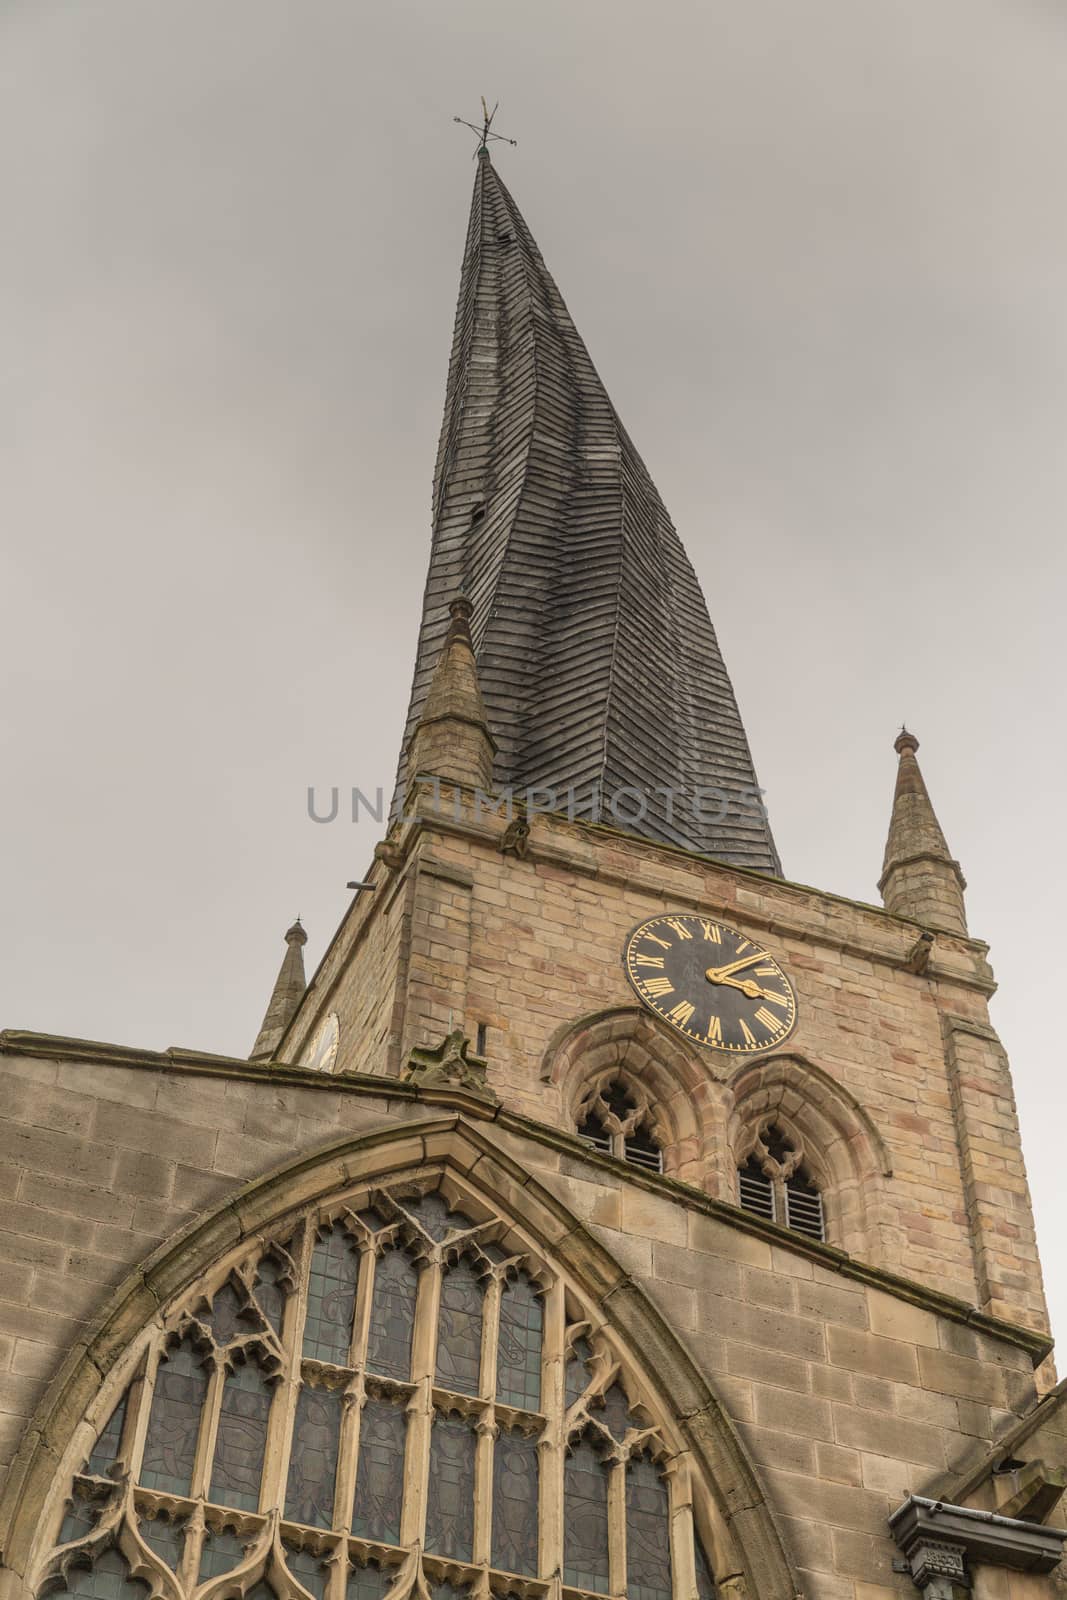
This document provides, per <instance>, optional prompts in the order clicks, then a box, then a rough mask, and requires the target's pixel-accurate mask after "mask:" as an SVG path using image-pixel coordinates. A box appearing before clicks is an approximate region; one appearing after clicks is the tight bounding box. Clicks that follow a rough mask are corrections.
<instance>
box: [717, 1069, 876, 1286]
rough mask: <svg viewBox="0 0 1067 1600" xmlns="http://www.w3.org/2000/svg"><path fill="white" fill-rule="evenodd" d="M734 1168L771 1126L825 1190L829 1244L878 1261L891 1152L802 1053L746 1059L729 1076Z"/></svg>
mask: <svg viewBox="0 0 1067 1600" xmlns="http://www.w3.org/2000/svg"><path fill="white" fill-rule="evenodd" d="M730 1089H731V1095H732V1100H733V1105H732V1109H731V1111H730V1117H729V1145H730V1150H731V1152H732V1165H733V1166H734V1167H735V1168H736V1167H738V1166H741V1165H743V1163H744V1161H745V1160H746V1158H747V1157H748V1156H749V1155H750V1154H751V1152H752V1150H753V1148H754V1147H755V1145H756V1143H757V1140H758V1139H759V1136H760V1133H761V1131H762V1130H764V1129H766V1128H768V1127H770V1126H771V1125H772V1124H776V1125H777V1126H778V1127H779V1128H781V1129H782V1131H783V1132H784V1133H785V1134H787V1135H788V1136H789V1137H790V1139H791V1140H792V1141H793V1143H794V1145H795V1147H796V1148H797V1150H799V1151H801V1152H802V1153H803V1163H804V1166H805V1168H806V1169H807V1170H808V1171H809V1172H810V1173H811V1175H812V1177H813V1178H814V1180H815V1183H816V1186H817V1187H818V1189H819V1190H820V1192H821V1193H822V1195H823V1201H824V1207H825V1210H826V1217H827V1231H828V1236H829V1239H830V1242H831V1243H833V1244H836V1245H838V1246H839V1247H840V1248H841V1249H843V1250H847V1251H848V1252H849V1254H850V1255H857V1256H861V1257H862V1258H863V1259H864V1260H867V1261H870V1262H872V1263H874V1264H877V1263H878V1262H879V1260H880V1258H881V1222H882V1214H881V1213H882V1194H883V1179H885V1178H887V1177H891V1176H892V1164H891V1162H890V1158H889V1152H888V1149H887V1148H886V1144H885V1141H884V1139H883V1138H882V1136H881V1134H880V1133H879V1132H878V1129H877V1127H876V1126H875V1124H874V1122H873V1121H872V1119H871V1117H870V1116H869V1114H868V1113H867V1112H866V1111H865V1110H864V1109H863V1107H862V1106H861V1105H860V1103H859V1101H858V1100H857V1099H856V1097H855V1096H854V1095H853V1094H851V1093H850V1091H849V1090H848V1089H846V1088H845V1086H844V1085H843V1084H841V1083H838V1082H837V1080H836V1079H834V1078H832V1077H831V1076H830V1074H829V1073H828V1072H825V1071H823V1069H822V1068H821V1067H818V1066H816V1065H815V1063H814V1062H813V1061H809V1060H808V1059H807V1058H806V1057H804V1056H801V1055H798V1054H796V1053H795V1052H789V1053H786V1054H784V1055H778V1056H771V1057H769V1058H767V1059H764V1060H761V1061H757V1062H753V1063H746V1064H745V1065H744V1066H742V1067H741V1069H740V1070H739V1071H738V1072H737V1073H736V1075H735V1076H734V1078H733V1080H732V1082H731V1085H730Z"/></svg>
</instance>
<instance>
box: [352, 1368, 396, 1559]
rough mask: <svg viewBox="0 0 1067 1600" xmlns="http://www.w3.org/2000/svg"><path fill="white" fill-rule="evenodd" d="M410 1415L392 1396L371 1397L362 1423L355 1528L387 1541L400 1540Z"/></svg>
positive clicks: (355, 1501) (353, 1520)
mask: <svg viewBox="0 0 1067 1600" xmlns="http://www.w3.org/2000/svg"><path fill="white" fill-rule="evenodd" d="M406 1432H407V1417H406V1416H405V1414H404V1410H403V1406H402V1405H397V1404H396V1403H395V1402H393V1401H392V1400H377V1399H369V1400H368V1401H367V1402H366V1404H365V1405H364V1407H363V1415H362V1418H361V1419H360V1425H359V1466H358V1469H357V1473H356V1493H355V1498H354V1500H353V1503H352V1532H353V1533H355V1534H359V1535H360V1537H361V1538H364V1539H378V1540H381V1542H382V1543H383V1544H399V1543H400V1508H401V1505H402V1503H403V1499H404V1439H405V1434H406Z"/></svg>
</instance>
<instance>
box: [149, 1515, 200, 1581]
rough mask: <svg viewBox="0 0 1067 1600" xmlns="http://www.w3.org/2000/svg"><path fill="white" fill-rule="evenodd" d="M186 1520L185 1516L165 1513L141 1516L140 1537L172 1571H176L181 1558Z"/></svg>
mask: <svg viewBox="0 0 1067 1600" xmlns="http://www.w3.org/2000/svg"><path fill="white" fill-rule="evenodd" d="M187 1521H188V1518H187V1517H174V1518H171V1517H168V1516H165V1515H160V1516H158V1517H154V1518H150V1517H148V1516H143V1517H142V1518H141V1538H142V1539H143V1540H144V1542H145V1544H146V1545H148V1547H149V1549H150V1550H154V1551H155V1553H156V1555H157V1556H158V1557H159V1559H160V1561H162V1562H163V1563H164V1564H165V1565H166V1566H168V1567H170V1569H171V1571H172V1572H175V1571H177V1567H178V1562H179V1561H180V1560H181V1558H182V1545H183V1543H184V1539H185V1524H186V1522H187Z"/></svg>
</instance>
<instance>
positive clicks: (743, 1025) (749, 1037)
mask: <svg viewBox="0 0 1067 1600" xmlns="http://www.w3.org/2000/svg"><path fill="white" fill-rule="evenodd" d="M739 1026H740V1029H741V1032H742V1034H743V1035H744V1039H745V1043H746V1044H755V1042H756V1035H755V1034H754V1033H753V1032H752V1029H751V1028H750V1027H749V1025H748V1023H747V1022H746V1021H745V1019H744V1017H742V1018H741V1021H740V1024H739Z"/></svg>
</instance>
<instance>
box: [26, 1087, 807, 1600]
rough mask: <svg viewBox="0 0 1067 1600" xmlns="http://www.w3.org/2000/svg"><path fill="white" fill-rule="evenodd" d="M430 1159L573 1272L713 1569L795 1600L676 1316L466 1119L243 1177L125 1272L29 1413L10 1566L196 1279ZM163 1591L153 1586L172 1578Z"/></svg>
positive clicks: (440, 1173)
mask: <svg viewBox="0 0 1067 1600" xmlns="http://www.w3.org/2000/svg"><path fill="white" fill-rule="evenodd" d="M431 1171H432V1172H434V1173H436V1174H437V1181H438V1182H439V1183H440V1187H441V1190H442V1193H443V1194H445V1195H446V1198H448V1199H449V1201H450V1203H451V1202H452V1200H453V1199H455V1198H457V1197H460V1196H465V1197H467V1198H468V1199H469V1200H470V1201H471V1204H472V1205H473V1206H474V1207H476V1208H477V1207H479V1206H480V1207H482V1208H484V1210H485V1212H486V1214H487V1213H488V1212H494V1213H498V1214H499V1215H500V1216H501V1217H502V1218H505V1219H509V1220H508V1222H507V1228H508V1230H509V1231H508V1238H509V1239H512V1238H514V1237H518V1236H519V1235H522V1236H529V1238H530V1239H531V1240H532V1241H534V1246H535V1248H536V1251H537V1252H539V1253H540V1254H542V1255H543V1256H544V1258H545V1259H546V1260H547V1261H548V1262H549V1263H550V1264H551V1269H552V1271H554V1272H555V1273H557V1274H558V1275H559V1276H560V1282H561V1283H567V1284H573V1285H574V1289H575V1292H576V1293H577V1294H578V1295H580V1296H581V1297H582V1298H583V1299H584V1300H585V1301H586V1302H587V1304H588V1306H589V1307H590V1313H591V1314H590V1319H589V1320H590V1325H591V1327H592V1328H593V1329H594V1331H595V1333H596V1335H597V1336H598V1337H602V1338H603V1339H604V1340H605V1341H606V1343H605V1345H604V1348H605V1349H606V1350H608V1351H609V1353H611V1359H612V1360H614V1361H615V1366H614V1368H612V1367H611V1366H610V1364H609V1365H608V1366H605V1367H604V1371H605V1373H609V1372H612V1371H615V1372H617V1373H618V1374H620V1375H621V1381H624V1382H625V1384H626V1388H627V1391H628V1393H629V1398H630V1400H631V1402H632V1404H633V1406H634V1408H635V1410H636V1412H637V1414H638V1415H640V1414H641V1408H642V1406H643V1405H644V1404H645V1399H644V1398H643V1397H647V1405H648V1408H649V1412H650V1414H651V1413H652V1412H655V1413H657V1414H659V1415H660V1416H661V1417H662V1418H663V1419H664V1421H663V1424H662V1426H663V1428H665V1429H666V1433H665V1435H664V1437H669V1440H670V1450H671V1451H672V1452H673V1456H672V1461H673V1462H675V1463H677V1470H678V1472H680V1474H681V1476H682V1478H683V1479H684V1482H685V1484H687V1485H690V1486H691V1490H692V1491H693V1493H692V1504H693V1508H694V1515H695V1518H696V1522H697V1526H698V1529H699V1530H700V1532H701V1534H702V1536H704V1537H705V1538H707V1537H708V1536H709V1535H710V1540H711V1543H712V1547H713V1549H714V1555H715V1560H716V1564H717V1566H718V1570H719V1577H720V1580H721V1581H724V1582H728V1583H729V1584H730V1586H731V1588H732V1589H733V1590H734V1592H735V1593H738V1594H741V1595H747V1596H749V1597H750V1600H756V1597H757V1596H758V1597H759V1600H792V1596H793V1595H794V1594H795V1592H796V1591H795V1585H794V1582H793V1579H792V1576H791V1573H790V1569H789V1564H788V1560H787V1558H786V1556H785V1554H784V1550H783V1547H782V1544H781V1540H780V1537H779V1534H778V1531H777V1528H776V1525H775V1521H774V1517H773V1514H772V1512H771V1510H770V1508H769V1506H768V1504H767V1501H766V1498H765V1496H764V1494H763V1491H762V1488H761V1486H760V1484H759V1481H758V1479H757V1476H756V1473H755V1470H754V1468H753V1466H752V1464H751V1462H750V1460H749V1458H748V1455H747V1453H746V1451H745V1449H744V1447H743V1445H742V1444H741V1442H740V1439H739V1437H738V1435H737V1433H736V1431H735V1429H734V1427H733V1425H732V1423H731V1422H730V1421H729V1420H728V1418H727V1417H726V1416H725V1414H724V1413H723V1411H722V1410H721V1409H720V1407H719V1405H718V1402H717V1401H716V1399H715V1397H714V1396H713V1394H712V1393H711V1391H710V1389H709V1388H708V1386H707V1384H706V1382H705V1381H704V1379H703V1378H702V1377H701V1375H700V1374H699V1372H698V1371H697V1370H696V1368H695V1367H694V1366H693V1364H692V1362H691V1361H690V1359H689V1357H688V1356H687V1354H686V1353H685V1351H684V1350H683V1349H682V1347H681V1346H680V1345H679V1343H678V1341H677V1340H676V1339H675V1337H674V1335H673V1333H672V1332H671V1330H670V1328H669V1327H668V1326H667V1325H666V1323H665V1322H664V1321H663V1319H662V1317H661V1316H660V1315H659V1313H658V1312H657V1311H656V1310H655V1309H654V1308H653V1306H652V1305H651V1303H650V1302H649V1301H648V1300H647V1299H646V1298H645V1297H644V1295H643V1294H642V1293H641V1292H640V1291H639V1290H638V1289H637V1288H636V1286H635V1285H634V1284H633V1283H632V1282H631V1281H630V1280H629V1278H628V1276H627V1274H626V1273H625V1272H624V1271H623V1269H622V1268H621V1267H620V1266H619V1265H618V1264H617V1263H616V1262H615V1261H614V1260H613V1258H612V1257H611V1256H610V1255H609V1253H608V1252H607V1251H606V1250H605V1249H604V1248H603V1247H602V1246H601V1245H600V1244H599V1243H598V1242H597V1241H596V1240H595V1239H593V1238H592V1236H591V1235H590V1234H588V1233H587V1232H586V1230H585V1229H584V1228H583V1227H582V1226H581V1225H580V1223H579V1222H578V1221H577V1219H576V1218H575V1217H574V1216H573V1215H572V1214H571V1213H570V1212H569V1211H568V1210H567V1208H566V1207H565V1206H563V1205H562V1204H561V1203H560V1202H559V1201H558V1200H557V1199H556V1198H555V1197H554V1196H552V1195H551V1194H550V1193H549V1192H548V1191H547V1190H546V1189H544V1188H543V1187H542V1186H541V1185H540V1184H539V1183H538V1182H537V1181H536V1180H535V1179H533V1178H532V1177H531V1176H530V1175H529V1173H528V1172H527V1171H525V1170H524V1169H523V1168H522V1167H520V1166H519V1165H518V1164H517V1163H516V1162H514V1161H512V1160H511V1159H510V1158H509V1157H508V1156H507V1155H506V1154H505V1153H504V1152H502V1151H501V1150H499V1149H498V1148H497V1147H496V1146H495V1145H494V1144H493V1143H492V1141H491V1140H490V1139H489V1138H487V1137H486V1136H485V1135H484V1134H483V1133H482V1132H481V1131H480V1130H479V1129H478V1128H477V1127H476V1126H474V1125H471V1124H469V1123H466V1122H465V1121H464V1120H463V1118H462V1117H460V1116H454V1117H448V1118H442V1119H435V1120H432V1121H426V1122H422V1123H418V1124H408V1125H401V1126H399V1127H390V1128H386V1129H382V1130H379V1131H377V1132H375V1133H372V1134H368V1135H364V1136H362V1137H358V1138H349V1139H345V1140H343V1141H341V1142H339V1143H336V1144H333V1145H331V1146H329V1147H328V1148H326V1149H325V1150H323V1151H322V1152H320V1153H319V1154H318V1155H316V1156H313V1157H308V1158H304V1159H302V1160H299V1161H297V1162H294V1163H291V1164H289V1165H287V1166H286V1167H285V1168H283V1169H280V1170H278V1171H276V1172H274V1173H273V1174H271V1175H269V1176H268V1177H266V1178H264V1179H262V1180H259V1181H257V1182H255V1183H253V1184H250V1185H248V1186H247V1187H246V1188H245V1189H243V1190H242V1191H240V1192H239V1193H238V1194H237V1195H236V1196H234V1197H233V1198H232V1199H231V1200H230V1201H228V1202H227V1203H225V1204H224V1205H223V1206H222V1207H220V1208H219V1209H218V1210H217V1211H215V1212H214V1213H213V1214H212V1215H211V1216H210V1217H208V1218H207V1219H206V1220H205V1221H203V1222H202V1223H198V1224H194V1225H193V1226H191V1227H190V1228H189V1229H187V1230H185V1232H184V1233H183V1234H182V1235H181V1236H179V1237H178V1238H177V1239H175V1240H174V1241H172V1242H169V1243H168V1244H167V1245H166V1246H165V1247H162V1248H161V1249H160V1250H158V1251H157V1252H156V1253H155V1254H154V1255H153V1256H151V1257H150V1258H149V1259H148V1260H147V1261H146V1262H145V1263H144V1265H143V1266H142V1267H141V1269H139V1271H138V1272H137V1273H135V1274H133V1275H131V1278H130V1279H129V1280H128V1281H127V1282H126V1283H125V1284H124V1285H122V1286H121V1287H120V1289H119V1290H118V1291H117V1293H116V1295H115V1296H114V1297H113V1299H112V1301H111V1303H110V1305H109V1307H108V1308H107V1310H106V1311H105V1313H104V1315H103V1317H102V1318H101V1321H100V1323H99V1324H98V1326H97V1328H96V1331H95V1333H94V1334H93V1336H92V1337H91V1338H90V1339H89V1341H88V1343H87V1345H83V1346H80V1347H79V1348H78V1349H77V1350H75V1351H74V1352H72V1353H71V1355H70V1356H69V1357H68V1359H67V1361H66V1362H65V1363H64V1365H63V1367H62V1368H61V1370H60V1372H59V1373H58V1374H57V1375H56V1378H55V1379H54V1381H53V1383H52V1384H51V1386H50V1388H49V1390H48V1391H47V1393H46V1395H45V1397H44V1398H43V1400H42V1401H41V1403H40V1405H39V1406H38V1408H37V1411H36V1413H35V1415H34V1417H33V1418H32V1419H31V1422H30V1424H29V1426H28V1429H27V1431H26V1434H25V1436H24V1439H23V1443H22V1446H21V1448H20V1451H19V1455H18V1457H17V1459H16V1462H15V1464H14V1466H13V1468H12V1472H11V1475H10V1478H9V1480H8V1486H7V1489H6V1491H5V1497H4V1501H3V1503H2V1504H0V1540H2V1548H3V1552H4V1560H5V1563H6V1564H7V1565H8V1566H9V1567H11V1568H12V1569H13V1570H14V1571H15V1572H16V1573H19V1574H28V1575H31V1576H35V1575H36V1573H37V1571H38V1570H39V1568H40V1565H41V1561H42V1557H43V1555H44V1553H45V1550H44V1547H42V1545H41V1539H42V1537H47V1539H48V1541H49V1544H48V1547H50V1545H51V1541H52V1540H53V1539H54V1523H55V1520H56V1515H55V1508H56V1506H57V1504H58V1500H57V1496H58V1497H59V1499H60V1500H61V1499H62V1495H63V1493H64V1492H65V1487H64V1486H65V1485H66V1483H67V1482H69V1478H70V1474H71V1473H72V1472H74V1471H76V1470H77V1469H78V1465H79V1462H80V1461H83V1460H84V1459H85V1458H86V1457H87V1456H88V1454H89V1452H90V1450H91V1448H92V1445H93V1442H94V1440H95V1439H96V1437H97V1435H98V1433H99V1431H100V1429H101V1427H102V1426H103V1424H104V1423H105V1422H106V1421H107V1418H108V1416H109V1415H110V1413H111V1410H112V1408H113V1406H114V1404H115V1402H116V1399H117V1397H118V1396H119V1395H120V1394H121V1393H122V1392H123V1391H124V1389H125V1387H126V1385H127V1384H128V1382H129V1381H130V1379H131V1377H132V1376H133V1374H134V1372H135V1370H136V1368H137V1364H138V1362H139V1360H140V1358H141V1356H142V1354H143V1353H144V1351H145V1349H146V1348H147V1341H148V1340H149V1338H150V1337H153V1336H155V1337H157V1338H158V1332H157V1331H156V1330H158V1328H159V1326H160V1323H161V1319H162V1318H164V1317H166V1316H167V1315H168V1314H171V1313H173V1315H177V1314H178V1310H180V1308H181V1307H182V1306H183V1305H184V1302H185V1301H186V1300H188V1301H189V1304H190V1305H192V1304H193V1303H194V1300H193V1298H192V1297H193V1296H194V1295H195V1293H196V1291H197V1290H198V1288H199V1290H200V1292H201V1293H202V1292H203V1289H204V1287H205V1286H206V1287H207V1288H208V1289H209V1291H210V1292H214V1291H215V1286H216V1280H217V1282H218V1283H222V1282H223V1281H224V1280H225V1279H226V1275H227V1273H228V1272H229V1271H231V1270H232V1263H233V1262H234V1261H236V1260H237V1259H238V1257H240V1255H241V1253H242V1252H243V1253H244V1254H245V1255H246V1256H247V1255H248V1253H249V1251H251V1250H253V1249H255V1250H256V1251H257V1252H258V1251H261V1250H262V1249H263V1247H264V1246H268V1245H269V1244H270V1243H272V1242H273V1241H275V1240H277V1239H278V1238H279V1237H280V1235H281V1234H282V1233H284V1231H285V1229H286V1227H287V1226H292V1225H293V1222H294V1221H295V1219H297V1218H298V1216H301V1215H303V1214H305V1213H306V1212H307V1210H308V1208H309V1207H319V1208H324V1207H325V1208H336V1207H337V1206H339V1205H340V1204H341V1199H339V1196H340V1197H342V1198H343V1196H344V1194H345V1193H346V1192H348V1191H351V1193H352V1194H353V1195H356V1194H359V1193H367V1194H369V1193H370V1192H371V1191H375V1192H381V1191H382V1189H383V1187H386V1188H391V1189H396V1188H397V1186H398V1185H403V1184H407V1185H409V1186H417V1185H419V1184H420V1183H421V1184H422V1186H424V1187H425V1185H426V1183H427V1181H428V1180H427V1173H429V1172H431ZM404 1192H406V1190H405V1191H404ZM316 1214H317V1212H316ZM196 1303H199V1301H197V1302H196ZM186 1309H187V1308H186ZM181 1314H182V1316H183V1317H184V1316H185V1312H184V1311H182V1313H181ZM567 1314H568V1315H571V1313H570V1312H568V1313H567ZM638 1352H639V1354H638ZM616 1357H617V1360H616ZM606 1381H607V1378H605V1382H606ZM594 1387H595V1385H594ZM668 1465H670V1464H668ZM683 1492H684V1493H689V1492H690V1489H685V1490H683ZM698 1502H699V1504H698ZM40 1524H44V1528H43V1534H41V1533H39V1532H38V1528H39V1525H40ZM271 1537H272V1538H274V1539H275V1540H276V1537H277V1529H276V1518H275V1525H273V1526H272V1533H271ZM251 1559H252V1557H251V1556H250V1557H249V1560H250V1561H251ZM264 1559H266V1557H264ZM157 1587H158V1588H159V1590H160V1592H161V1593H162V1592H163V1590H165V1588H166V1585H165V1584H160V1585H157Z"/></svg>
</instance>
